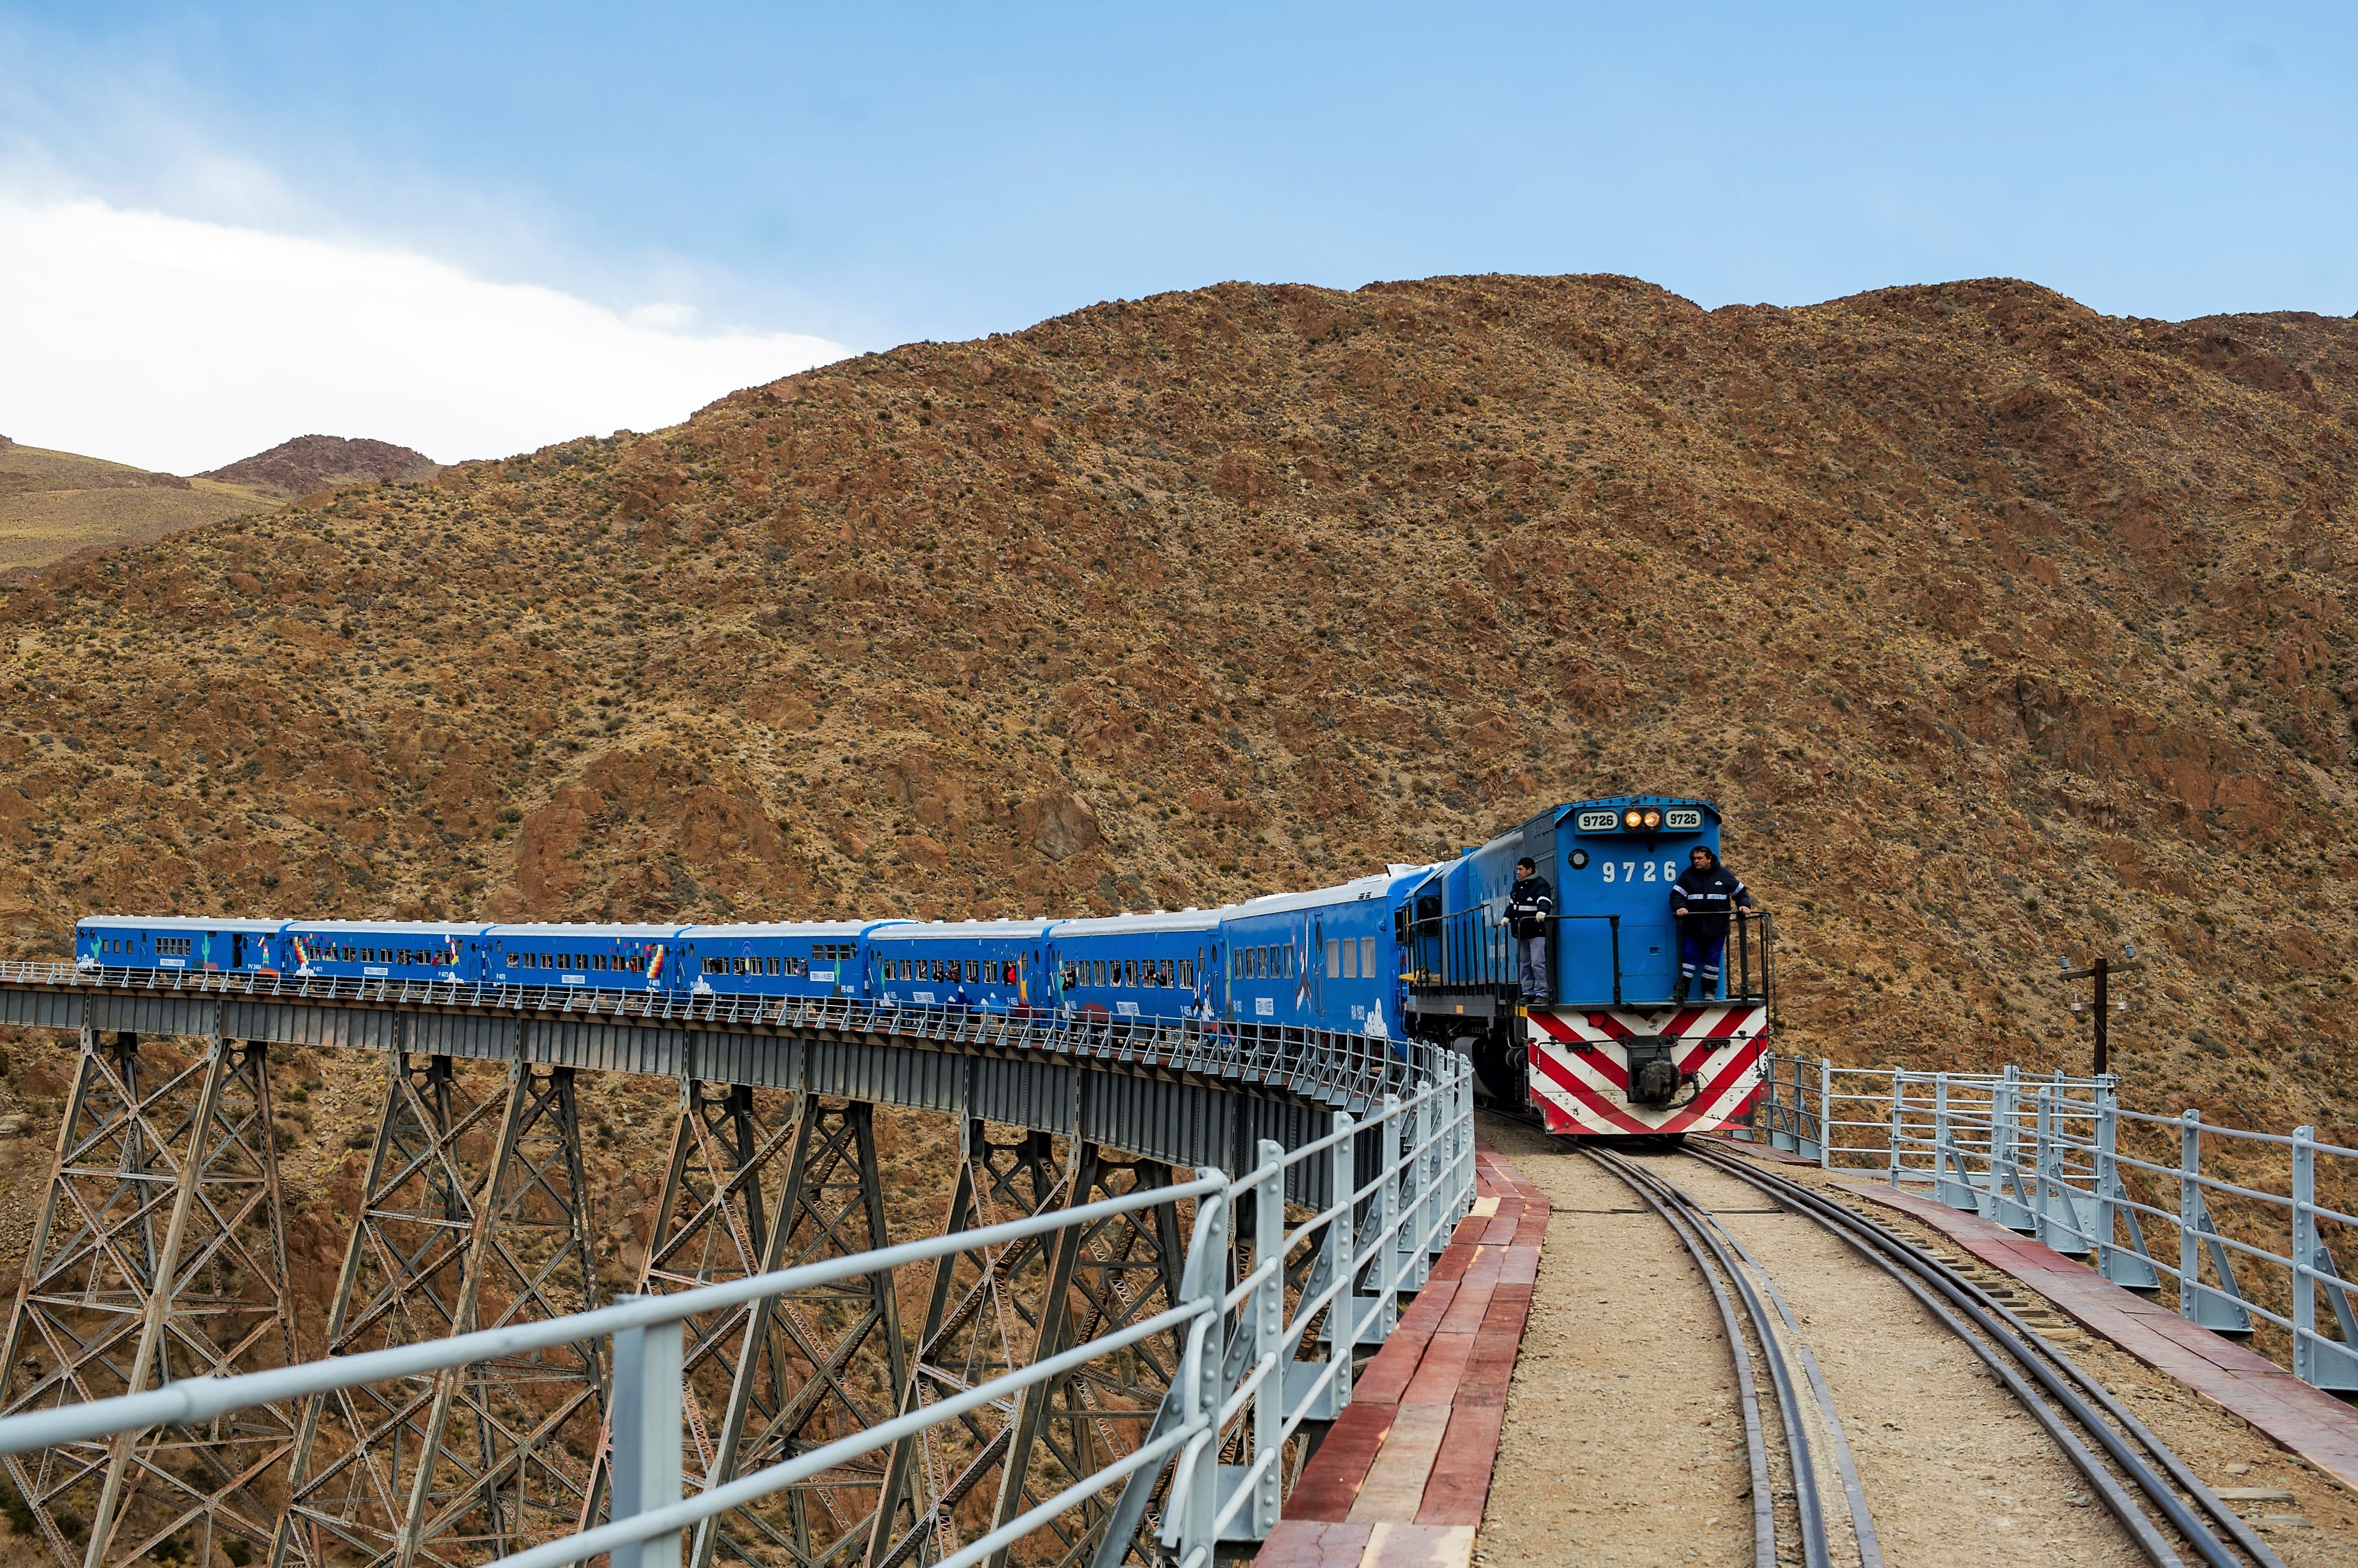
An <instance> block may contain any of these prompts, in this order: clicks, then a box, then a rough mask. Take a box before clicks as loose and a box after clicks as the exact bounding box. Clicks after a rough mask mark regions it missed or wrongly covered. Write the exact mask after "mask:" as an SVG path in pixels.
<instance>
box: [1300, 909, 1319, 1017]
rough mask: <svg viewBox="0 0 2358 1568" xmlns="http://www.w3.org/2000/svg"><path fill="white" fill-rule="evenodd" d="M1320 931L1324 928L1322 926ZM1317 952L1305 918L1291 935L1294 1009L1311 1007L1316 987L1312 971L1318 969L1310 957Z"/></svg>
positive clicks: (1308, 922) (1316, 945)
mask: <svg viewBox="0 0 2358 1568" xmlns="http://www.w3.org/2000/svg"><path fill="white" fill-rule="evenodd" d="M1320 929H1321V930H1324V929H1325V927H1324V926H1323V925H1322V926H1321V927H1320ZM1318 950H1319V946H1318V942H1317V939H1316V938H1315V937H1314V936H1313V935H1311V932H1310V921H1309V919H1308V917H1307V916H1305V917H1303V922H1302V924H1301V925H1299V926H1297V927H1295V929H1294V933H1293V1005H1294V1006H1296V1007H1303V1008H1306V1007H1308V1006H1310V1005H1311V1001H1312V997H1313V994H1314V991H1315V989H1316V985H1317V977H1316V975H1315V974H1314V970H1315V969H1316V968H1317V967H1318V966H1317V962H1316V960H1315V959H1314V957H1312V955H1313V954H1314V953H1316V952H1317V951H1318Z"/></svg>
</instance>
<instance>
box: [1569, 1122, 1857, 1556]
mask: <svg viewBox="0 0 2358 1568" xmlns="http://www.w3.org/2000/svg"><path fill="white" fill-rule="evenodd" d="M1582 1152H1584V1153H1585V1154H1586V1155H1587V1156H1588V1157H1589V1159H1590V1160H1592V1161H1594V1162H1595V1163H1596V1164H1598V1165H1600V1166H1602V1167H1604V1169H1605V1170H1606V1171H1607V1172H1609V1173H1611V1174H1612V1175H1614V1176H1615V1177H1616V1178H1617V1179H1618V1180H1619V1181H1620V1182H1621V1183H1622V1184H1624V1185H1626V1186H1628V1188H1629V1190H1630V1191H1631V1192H1633V1193H1635V1194H1636V1195H1637V1196H1638V1199H1639V1202H1641V1203H1643V1204H1645V1205H1646V1206H1647V1207H1649V1208H1650V1209H1652V1210H1653V1211H1654V1212H1655V1213H1656V1214H1657V1215H1660V1217H1661V1218H1662V1220H1663V1221H1664V1223H1666V1224H1668V1225H1669V1226H1670V1227H1671V1230H1672V1231H1673V1232H1674V1233H1675V1234H1676V1235H1677V1237H1678V1238H1679V1242H1680V1244H1681V1245H1682V1246H1683V1247H1684V1248H1685V1249H1686V1250H1687V1254H1688V1256H1689V1257H1691V1258H1693V1260H1694V1264H1695V1267H1696V1269H1697V1270H1698V1271H1701V1273H1702V1275H1703V1278H1704V1283H1705V1284H1706V1285H1708V1286H1709V1287H1710V1289H1711V1293H1712V1299H1713V1300H1714V1302H1716V1303H1718V1306H1719V1315H1720V1324H1721V1327H1722V1328H1723V1330H1724V1331H1725V1334H1726V1336H1727V1345H1728V1350H1729V1354H1730V1357H1731V1358H1732V1359H1733V1360H1734V1362H1735V1368H1736V1397H1737V1401H1738V1403H1739V1404H1740V1405H1741V1407H1742V1409H1743V1412H1744V1440H1745V1447H1746V1451H1747V1460H1748V1461H1749V1464H1750V1466H1751V1473H1752V1553H1753V1563H1754V1568H1777V1564H1778V1563H1779V1560H1780V1558H1781V1557H1782V1556H1783V1553H1782V1552H1780V1550H1779V1548H1780V1546H1781V1545H1782V1544H1783V1543H1784V1542H1785V1541H1788V1540H1793V1539H1796V1538H1798V1543H1799V1546H1800V1556H1801V1563H1802V1564H1803V1568H1832V1565H1833V1563H1834V1561H1835V1556H1834V1553H1835V1550H1836V1546H1837V1539H1838V1536H1839V1535H1840V1534H1842V1533H1845V1532H1846V1533H1847V1536H1848V1543H1849V1544H1850V1545H1851V1546H1852V1547H1854V1548H1855V1558H1853V1557H1852V1556H1851V1555H1850V1554H1849V1553H1847V1552H1846V1553H1844V1561H1846V1562H1847V1561H1855V1562H1857V1563H1859V1564H1860V1565H1861V1568H1883V1553H1882V1550H1881V1547H1880V1544H1879V1543H1878V1542H1877V1540H1876V1535H1875V1524H1874V1521H1873V1519H1871V1518H1870V1517H1869V1514H1868V1511H1867V1507H1866V1488H1865V1487H1863V1486H1862V1485H1861V1484H1860V1481H1859V1476H1858V1465H1857V1463H1856V1461H1855V1459H1854V1457H1853V1456H1852V1454H1851V1451H1850V1443H1849V1441H1848V1439H1846V1438H1845V1437H1844V1435H1843V1429H1842V1418H1841V1416H1840V1415H1839V1413H1838V1412H1836V1411H1835V1409H1834V1402H1833V1394H1832V1393H1831V1392H1830V1391H1829V1390H1827V1388H1826V1381H1825V1378H1824V1377H1823V1374H1822V1373H1821V1372H1820V1371H1819V1368H1818V1362H1817V1357H1815V1356H1813V1355H1812V1354H1811V1351H1810V1347H1809V1345H1808V1343H1807V1342H1806V1341H1805V1340H1804V1339H1803V1337H1802V1336H1801V1324H1800V1323H1799V1321H1797V1320H1796V1319H1795V1317H1794V1316H1793V1313H1792V1309H1791V1308H1790V1307H1789V1306H1787V1305H1786V1303H1785V1299H1784V1297H1783V1296H1782V1295H1780V1294H1779V1292H1778V1290H1777V1286H1776V1284H1775V1282H1774V1281H1771V1280H1770V1279H1769V1278H1768V1271H1766V1270H1764V1269H1762V1268H1761V1267H1760V1265H1759V1263H1758V1260H1755V1259H1754V1258H1753V1257H1752V1255H1751V1254H1750V1253H1749V1252H1747V1250H1745V1247H1744V1244H1743V1243H1742V1242H1741V1241H1739V1240H1737V1239H1736V1237H1735V1236H1734V1235H1733V1234H1731V1233H1730V1232H1729V1231H1728V1230H1727V1229H1726V1227H1724V1226H1722V1225H1721V1224H1720V1222H1719V1219H1718V1217H1717V1216H1715V1215H1714V1214H1713V1213H1712V1211H1711V1209H1710V1208H1709V1207H1708V1206H1705V1205H1704V1204H1701V1203H1699V1202H1697V1201H1696V1200H1695V1199H1694V1198H1693V1196H1691V1195H1689V1194H1687V1193H1686V1192H1685V1191H1684V1190H1683V1189H1682V1188H1681V1187H1679V1186H1678V1185H1677V1184H1675V1183H1673V1182H1671V1181H1670V1180H1668V1179H1667V1178H1665V1177H1664V1176H1662V1175H1661V1174H1660V1173H1658V1172H1656V1171H1654V1170H1652V1169H1651V1168H1650V1167H1648V1166H1646V1165H1643V1164H1640V1163H1639V1162H1637V1161H1634V1160H1631V1159H1629V1158H1628V1156H1626V1155H1623V1154H1618V1153H1615V1152H1610V1151H1607V1150H1602V1149H1586V1150H1583V1151H1582ZM1731 1294H1732V1295H1733V1297H1734V1298H1735V1299H1734V1301H1733V1303H1731V1301H1730V1299H1729V1298H1730V1296H1731ZM1739 1307H1740V1309H1741V1313H1742V1325H1741V1326H1742V1329H1745V1330H1748V1331H1749V1332H1748V1333H1746V1332H1741V1331H1739V1325H1738V1317H1737V1314H1738V1308H1739ZM1756 1357H1757V1359H1758V1362H1759V1364H1760V1365H1761V1366H1762V1367H1763V1368H1766V1370H1767V1371H1768V1380H1769V1386H1770V1388H1771V1390H1773V1393H1774V1396H1775V1401H1776V1406H1777V1416H1778V1426H1779V1435H1780V1436H1781V1438H1782V1440H1783V1445H1782V1450H1781V1452H1779V1453H1775V1454H1772V1452H1771V1445H1770V1444H1769V1441H1768V1430H1767V1428H1766V1425H1765V1423H1764V1422H1762V1420H1761V1417H1760V1387H1759V1377H1758V1373H1756V1372H1755V1370H1754V1362H1755V1359H1756ZM1803 1385H1807V1388H1808V1393H1807V1395H1806V1396H1805V1395H1804V1394H1803V1392H1802V1387H1803ZM1776 1465H1781V1468H1782V1469H1783V1471H1784V1476H1785V1480H1786V1487H1783V1488H1778V1487H1776V1486H1775V1485H1774V1482H1773V1480H1772V1477H1771V1475H1770V1471H1771V1469H1772V1466H1776ZM1837 1489H1838V1490H1839V1491H1840V1493H1841V1496H1842V1499H1843V1502H1844V1505H1845V1506H1846V1517H1845V1518H1844V1519H1843V1520H1842V1521H1841V1522H1840V1523H1837V1522H1836V1521H1835V1520H1834V1519H1833V1518H1832V1517H1831V1515H1832V1510H1831V1509H1829V1507H1828V1500H1827V1494H1828V1493H1829V1492H1830V1491H1833V1490H1837ZM1784 1497H1790V1498H1791V1499H1792V1508H1791V1510H1790V1518H1791V1534H1790V1535H1789V1534H1788V1533H1787V1519H1786V1516H1785V1510H1783V1509H1779V1508H1778V1506H1777V1503H1778V1500H1779V1498H1784Z"/></svg>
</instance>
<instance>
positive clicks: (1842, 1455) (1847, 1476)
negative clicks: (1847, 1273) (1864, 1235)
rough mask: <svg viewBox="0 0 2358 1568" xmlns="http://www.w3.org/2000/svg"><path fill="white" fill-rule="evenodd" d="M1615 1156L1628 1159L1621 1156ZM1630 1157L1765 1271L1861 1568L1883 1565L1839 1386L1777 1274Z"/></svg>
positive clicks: (1691, 1199) (1709, 1214) (1763, 1279)
mask: <svg viewBox="0 0 2358 1568" xmlns="http://www.w3.org/2000/svg"><path fill="white" fill-rule="evenodd" d="M1610 1157H1611V1158H1615V1159H1622V1158H1623V1156H1620V1155H1613V1156H1610ZM1628 1163H1629V1164H1631V1165H1632V1166H1633V1167H1634V1168H1635V1169H1636V1170H1638V1171H1639V1173H1641V1174H1642V1175H1643V1177H1644V1179H1645V1180H1647V1181H1648V1182H1650V1183H1651V1184H1653V1185H1655V1186H1656V1187H1658V1188H1660V1191H1661V1193H1662V1195H1664V1196H1665V1197H1666V1198H1668V1199H1669V1200H1670V1201H1671V1202H1672V1203H1673V1204H1676V1205H1678V1206H1681V1207H1682V1208H1683V1209H1685V1210H1686V1212H1687V1214H1688V1217H1690V1218H1691V1219H1693V1220H1694V1221H1695V1222H1696V1224H1697V1225H1698V1227H1701V1228H1703V1229H1704V1231H1705V1233H1706V1234H1709V1235H1715V1236H1716V1237H1718V1238H1720V1239H1721V1240H1723V1241H1725V1243H1726V1245H1727V1246H1728V1247H1729V1248H1730V1249H1733V1250H1734V1252H1735V1253H1736V1257H1737V1258H1738V1259H1740V1260H1743V1262H1744V1263H1745V1264H1746V1265H1747V1266H1748V1267H1749V1268H1750V1269H1751V1271H1752V1272H1753V1273H1755V1274H1757V1275H1758V1276H1759V1279H1760V1288H1761V1290H1763V1291H1765V1292H1768V1302H1769V1304H1770V1305H1772V1306H1774V1307H1775V1308H1776V1309H1777V1315H1778V1316H1779V1318H1781V1319H1782V1320H1783V1321H1784V1324H1785V1330H1786V1333H1787V1335H1788V1336H1790V1343H1791V1345H1792V1346H1793V1349H1794V1352H1795V1354H1796V1356H1797V1357H1798V1358H1799V1359H1800V1361H1801V1373H1802V1376H1804V1377H1806V1378H1807V1379H1809V1382H1810V1392H1811V1393H1812V1395H1813V1396H1814V1397H1815V1398H1816V1400H1817V1402H1818V1411H1819V1413H1820V1414H1821V1415H1822V1416H1823V1417H1824V1419H1825V1433H1826V1444H1827V1446H1828V1447H1829V1448H1830V1449H1832V1450H1833V1461H1834V1470H1835V1473H1836V1474H1838V1475H1839V1476H1841V1477H1842V1483H1843V1494H1844V1499H1845V1500H1846V1501H1847V1502H1848V1504H1849V1507H1850V1518H1851V1530H1852V1533H1853V1535H1854V1537H1855V1540H1856V1543H1857V1546H1858V1554H1859V1562H1860V1564H1861V1568H1883V1546H1882V1543H1881V1541H1878V1540H1877V1537H1876V1533H1875V1521H1874V1519H1872V1518H1871V1517H1870V1515H1869V1513H1868V1510H1867V1506H1866V1484H1865V1483H1864V1482H1862V1481H1861V1480H1860V1479H1859V1474H1858V1459H1857V1456H1856V1455H1855V1454H1853V1453H1852V1452H1851V1447H1850V1439H1849V1437H1848V1436H1847V1435H1846V1434H1845V1433H1844V1430H1843V1423H1842V1414H1841V1412H1840V1411H1837V1410H1835V1409H1834V1396H1833V1390H1832V1389H1830V1388H1828V1387H1827V1386H1826V1379H1825V1374H1824V1372H1823V1370H1822V1369H1821V1368H1819V1366H1818V1358H1817V1356H1816V1354H1815V1353H1814V1352H1812V1350H1811V1349H1810V1346H1809V1342H1808V1340H1806V1339H1804V1338H1803V1337H1802V1336H1801V1320H1800V1319H1799V1318H1797V1317H1795V1316H1794V1315H1793V1309H1792V1308H1791V1307H1790V1306H1789V1305H1788V1304H1786V1301H1785V1297H1784V1294H1783V1292H1779V1290H1778V1289H1777V1281H1776V1280H1775V1278H1774V1277H1772V1276H1771V1275H1770V1274H1769V1272H1768V1270H1767V1269H1765V1268H1762V1267H1761V1265H1760V1260H1758V1259H1757V1258H1755V1257H1753V1256H1752V1254H1751V1253H1750V1252H1749V1251H1748V1250H1747V1249H1746V1248H1745V1245H1744V1243H1743V1242H1741V1241H1739V1240H1737V1239H1736V1233H1735V1232H1733V1231H1731V1230H1729V1229H1728V1228H1727V1227H1726V1226H1725V1225H1723V1224H1721V1223H1720V1220H1719V1217H1718V1215H1717V1214H1715V1213H1714V1212H1713V1210H1712V1208H1711V1206H1709V1205H1707V1204H1704V1203H1703V1202H1701V1201H1700V1200H1698V1199H1697V1198H1696V1197H1695V1196H1694V1195H1693V1194H1691V1193H1689V1192H1687V1191H1686V1190H1685V1189H1684V1188H1682V1187H1681V1186H1680V1185H1679V1184H1677V1183H1675V1182H1673V1181H1671V1179H1670V1178H1669V1177H1667V1176H1665V1175H1663V1174H1661V1173H1660V1172H1658V1171H1650V1170H1647V1169H1646V1168H1645V1167H1644V1166H1641V1165H1637V1164H1636V1162H1634V1161H1630V1162H1628Z"/></svg>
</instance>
